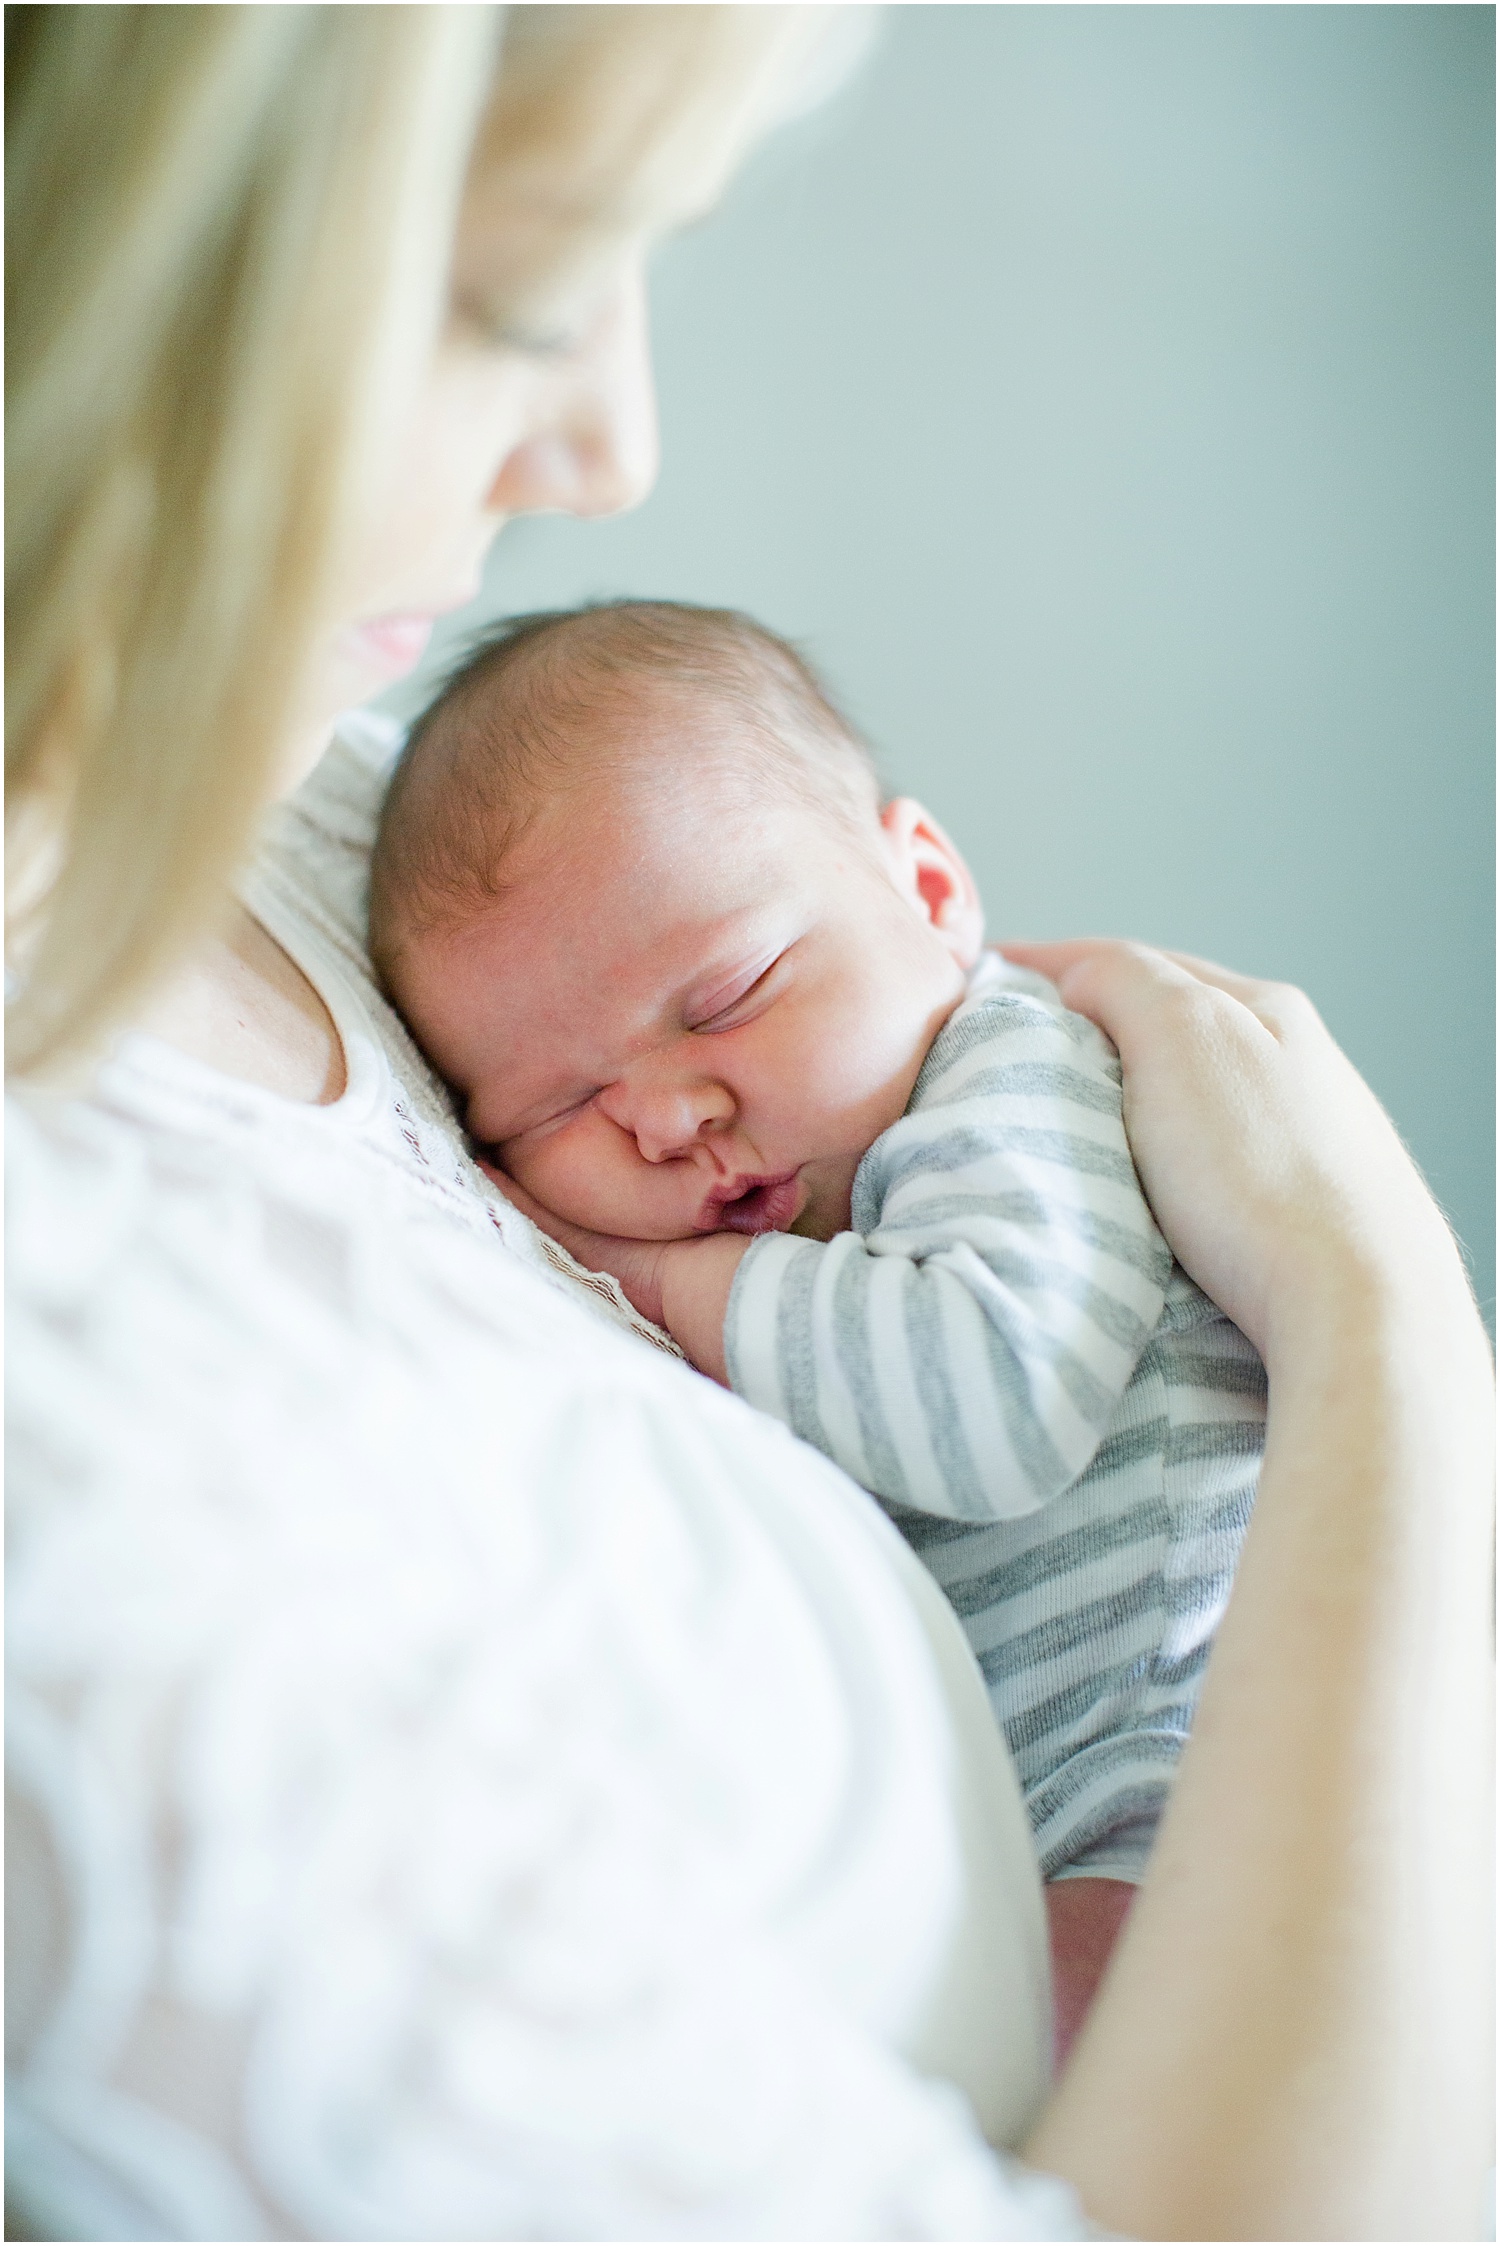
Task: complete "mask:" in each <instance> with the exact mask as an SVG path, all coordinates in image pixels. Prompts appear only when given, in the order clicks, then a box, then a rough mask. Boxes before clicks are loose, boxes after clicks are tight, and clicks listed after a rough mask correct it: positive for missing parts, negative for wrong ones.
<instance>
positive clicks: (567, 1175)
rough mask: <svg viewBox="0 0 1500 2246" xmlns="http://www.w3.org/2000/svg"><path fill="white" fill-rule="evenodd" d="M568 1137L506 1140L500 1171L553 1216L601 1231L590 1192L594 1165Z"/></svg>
mask: <svg viewBox="0 0 1500 2246" xmlns="http://www.w3.org/2000/svg"><path fill="white" fill-rule="evenodd" d="M571 1137H572V1134H571V1133H570V1132H567V1131H556V1132H552V1133H550V1134H549V1135H548V1136H547V1137H545V1138H538V1139H508V1140H506V1142H505V1143H504V1145H503V1146H502V1147H501V1148H500V1162H501V1167H502V1168H503V1169H505V1170H507V1171H508V1172H509V1173H510V1175H511V1176H512V1177H513V1178H514V1179H515V1181H516V1183H517V1185H523V1186H524V1187H525V1188H526V1191H527V1192H528V1193H530V1194H532V1195H534V1197H535V1198H536V1199H537V1200H538V1201H540V1202H541V1204H542V1206H543V1208H544V1209H550V1210H551V1211H552V1213H553V1215H554V1216H559V1217H566V1218H567V1219H568V1221H569V1223H570V1224H585V1225H588V1226H589V1227H590V1228H591V1229H592V1230H593V1231H595V1232H598V1231H602V1230H603V1229H604V1228H603V1227H602V1226H601V1225H600V1224H599V1222H598V1220H597V1210H596V1206H595V1204H596V1202H597V1198H598V1196H597V1193H596V1192H594V1191H591V1190H590V1189H591V1186H593V1185H594V1183H595V1180H594V1176H593V1172H594V1170H595V1169H596V1168H597V1164H590V1163H589V1161H588V1159H587V1156H586V1155H581V1152H580V1149H579V1148H578V1147H576V1146H573V1145H570V1144H569V1141H570V1139H571Z"/></svg>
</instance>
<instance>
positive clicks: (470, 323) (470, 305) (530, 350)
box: [453, 294, 586, 359]
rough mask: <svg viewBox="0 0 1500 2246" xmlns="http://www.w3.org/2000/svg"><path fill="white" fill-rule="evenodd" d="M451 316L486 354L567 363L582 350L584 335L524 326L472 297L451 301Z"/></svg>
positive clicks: (575, 330)
mask: <svg viewBox="0 0 1500 2246" xmlns="http://www.w3.org/2000/svg"><path fill="white" fill-rule="evenodd" d="M453 316H454V318H455V319H456V320H459V321H461V322H462V324H463V325H464V326H465V327H466V328H467V329H468V330H469V331H470V333H471V334H472V335H475V336H477V337H478V339H479V341H480V342H481V344H482V345H483V346H484V348H485V349H486V350H487V351H500V352H505V353H509V354H511V355H513V356H515V357H518V358H523V359H568V358H572V357H574V356H575V355H576V354H577V353H578V352H579V351H581V350H582V348H583V345H584V342H585V340H586V335H585V331H583V330H580V329H578V328H576V327H557V328H543V327H540V326H537V327H531V326H528V325H527V324H526V323H525V322H523V321H519V320H515V319H511V318H507V317H506V316H505V314H503V313H501V312H495V311H491V310H490V309H489V308H488V307H487V306H485V305H484V304H482V303H481V302H480V301H479V299H478V298H477V297H475V296H471V295H468V294H460V295H457V296H455V297H454V299H453Z"/></svg>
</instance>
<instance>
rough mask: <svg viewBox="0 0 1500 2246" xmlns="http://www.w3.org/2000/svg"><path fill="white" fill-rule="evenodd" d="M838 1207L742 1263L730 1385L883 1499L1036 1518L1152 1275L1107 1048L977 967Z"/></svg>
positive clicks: (1140, 1334) (1106, 1385) (1092, 1420)
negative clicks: (821, 1227)
mask: <svg viewBox="0 0 1500 2246" xmlns="http://www.w3.org/2000/svg"><path fill="white" fill-rule="evenodd" d="M853 1220H854V1226H855V1229H854V1230H853V1231H851V1232H847V1233H842V1234H840V1235H839V1236H838V1238H837V1239H834V1240H831V1241H828V1242H819V1241H810V1240H799V1239H795V1238H792V1237H790V1236H788V1235H786V1234H780V1233H776V1234H770V1235H767V1236H766V1237H765V1238H763V1239H761V1240H758V1241H757V1242H756V1243H755V1245H754V1246H753V1247H752V1248H751V1250H750V1252H749V1253H748V1255H746V1256H745V1258H744V1259H743V1261H742V1262H741V1264H740V1268H739V1272H738V1274H737V1276H736V1279H735V1284H734V1288H733V1291H732V1293H731V1296H730V1301H729V1309H728V1314H727V1317H726V1321H725V1353H726V1357H727V1360H728V1367H729V1375H730V1381H731V1384H732V1386H733V1387H734V1388H736V1389H737V1390H738V1391H739V1393H740V1394H741V1395H742V1396H744V1397H746V1398H747V1399H748V1401H749V1402H751V1403H753V1404H756V1405H758V1406H760V1408H761V1409H762V1410H765V1411H769V1412H771V1413H773V1414H774V1415H775V1416H776V1417H777V1418H779V1419H782V1420H784V1421H785V1422H786V1423H787V1424H788V1425H789V1426H790V1427H792V1428H794V1429H795V1431H796V1432H797V1433H798V1434H799V1435H801V1436H803V1437H804V1438H805V1439H806V1440H807V1441H809V1442H812V1443H814V1444H816V1445H817V1447H818V1448H819V1449H820V1450H822V1451H824V1452H826V1453H827V1455H828V1456H829V1457H830V1458H833V1459H835V1460H836V1461H837V1462H838V1464H839V1465H841V1466H843V1467H844V1468H845V1469H846V1471H847V1472H849V1473H850V1474H852V1475H853V1476H854V1477H855V1479H856V1480H857V1481H860V1482H863V1483H864V1485H865V1487H866V1488H867V1489H871V1490H873V1491H874V1492H875V1493H876V1495H877V1496H879V1497H882V1498H884V1499H885V1500H886V1501H887V1502H888V1503H890V1504H892V1505H895V1506H898V1507H904V1508H907V1509H909V1510H911V1511H913V1512H917V1513H923V1514H928V1515H936V1516H938V1517H940V1518H943V1519H947V1520H954V1521H990V1520H1008V1519H1015V1518H1017V1517H1018V1516H1020V1515H1023V1514H1026V1513H1031V1512H1034V1511H1035V1510H1036V1509H1037V1508H1038V1507H1039V1506H1041V1505H1044V1504H1046V1503H1047V1501H1048V1500H1049V1499H1050V1498H1052V1497H1054V1496H1056V1495H1057V1493H1058V1492H1059V1491H1061V1490H1063V1489H1065V1488H1067V1487H1068V1485H1069V1484H1070V1483H1071V1482H1073V1481H1075V1480H1076V1479H1077V1477H1078V1476H1079V1475H1080V1474H1081V1473H1083V1472H1084V1471H1085V1470H1086V1469H1087V1467H1088V1466H1089V1464H1090V1461H1091V1460H1092V1459H1093V1457H1094V1454H1095V1452H1096V1451H1097V1449H1098V1447H1099V1445H1100V1443H1101V1441H1102V1440H1103V1438H1104V1435H1105V1433H1106V1430H1107V1428H1108V1426H1109V1423H1110V1420H1111V1417H1112V1415H1113V1413H1114V1411H1115V1409H1116V1407H1117V1405H1118V1404H1119V1401H1120V1398H1121V1396H1122V1395H1123V1394H1124V1391H1125V1389H1126V1387H1127V1385H1128V1383H1129V1381H1130V1378H1131V1375H1132V1373H1133V1372H1134V1370H1135V1367H1136V1364H1137V1362H1138V1361H1139V1359H1140V1356H1141V1353H1142V1351H1143V1350H1144V1349H1145V1347H1146V1344H1147V1342H1148V1341H1149V1339H1150V1337H1151V1333H1152V1329H1153V1327H1154V1326H1155V1324H1156V1321H1157V1319H1158V1318H1159V1316H1160V1314H1161V1309H1162V1303H1163V1298H1164V1290H1165V1287H1166V1283H1167V1279H1168V1275H1169V1273H1170V1270H1171V1257H1170V1255H1169V1253H1168V1250H1167V1247H1166V1244H1165V1242H1164V1241H1163V1240H1162V1238H1161V1235H1160V1233H1159V1232H1158V1231H1157V1229H1156V1226H1155V1224H1154V1222H1153V1221H1152V1218H1151V1214H1150V1211H1149V1210H1148V1208H1147V1206H1146V1202H1145V1197H1144V1195H1143V1194H1142V1192H1141V1188H1140V1184H1139V1181H1138V1180H1137V1178H1136V1175H1135V1169H1134V1165H1133V1164H1132V1162H1131V1159H1130V1150H1129V1147H1128V1145H1127V1143H1126V1139H1125V1128H1124V1123H1123V1120H1122V1117H1121V1098H1120V1072H1119V1064H1118V1061H1117V1060H1116V1059H1115V1056H1114V1053H1113V1051H1112V1049H1111V1048H1110V1046H1109V1045H1108V1043H1107V1042H1106V1040H1105V1039H1104V1038H1103V1037H1102V1036H1101V1035H1100V1033H1099V1032H1098V1030H1096V1029H1095V1028H1094V1026H1093V1024H1092V1023H1090V1022H1085V1021H1083V1020H1082V1019H1081V1018H1080V1017H1079V1016H1077V1015H1073V1014H1069V1013H1068V1012H1067V1011H1066V1009H1065V1008H1064V1007H1063V1005H1062V1003H1061V1001H1060V1000H1059V999H1058V997H1057V995H1056V993H1055V992H1054V991H1053V990H1052V988H1051V986H1050V985H1049V984H1046V983H1043V982H1042V981H1041V980H1040V979H1039V978H1037V977H1034V976H1023V975H1021V974H1019V972H1018V971H1017V970H1014V969H1010V968H1007V967H1005V966H1004V965H1003V964H1002V963H1000V962H998V961H995V962H993V964H989V963H987V966H986V969H984V970H982V971H981V974H980V976H978V977H976V979H975V983H974V985H972V986H971V994H970V996H969V998H968V999H966V1000H965V1002H964V1003H963V1004H962V1005H961V1006H960V1007H959V1009H958V1011H957V1012H956V1013H955V1014H954V1015H953V1017H952V1018H951V1020H950V1021H949V1022H948V1024H947V1026H946V1027H945V1028H944V1029H943V1030H942V1032H941V1033H940V1034H939V1036H938V1038H937V1040H936V1041H935V1043H934V1045H933V1047H932V1051H931V1052H930V1053H929V1055H928V1057H927V1061H926V1064H925V1066H924V1067H923V1070H922V1073H921V1075H920V1077H919V1078H918V1080H917V1086H916V1090H915V1092H914V1094H913V1097H912V1101H911V1105H910V1106H909V1108H908V1110H907V1112H906V1114H905V1115H904V1116H903V1117H902V1119H901V1121H900V1122H899V1123H897V1124H895V1125H894V1126H893V1128H892V1129H890V1130H889V1131H887V1132H885V1133H884V1134H883V1136H882V1137H881V1138H879V1139H878V1140H877V1141H876V1143H875V1144H874V1146H873V1147H871V1149H870V1151H869V1153H868V1154H867V1155H866V1156H865V1158H864V1161H863V1162H862V1163H861V1165H860V1169H859V1174H858V1176H857V1177H856V1179H855V1185H854V1202H853Z"/></svg>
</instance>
